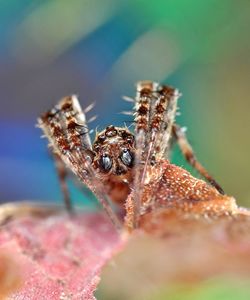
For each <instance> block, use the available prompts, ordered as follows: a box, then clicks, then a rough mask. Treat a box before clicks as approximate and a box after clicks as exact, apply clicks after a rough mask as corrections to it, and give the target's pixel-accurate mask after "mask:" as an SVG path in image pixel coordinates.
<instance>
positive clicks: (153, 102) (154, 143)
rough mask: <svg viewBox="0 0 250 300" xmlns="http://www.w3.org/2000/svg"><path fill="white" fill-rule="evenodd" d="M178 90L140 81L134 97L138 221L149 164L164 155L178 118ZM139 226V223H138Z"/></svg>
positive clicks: (135, 182) (136, 215)
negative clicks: (176, 114)
mask: <svg viewBox="0 0 250 300" xmlns="http://www.w3.org/2000/svg"><path fill="white" fill-rule="evenodd" d="M178 97H179V93H178V91H177V90H175V89H173V88H170V87H168V86H160V85H159V84H158V83H155V82H151V81H142V82H139V83H138V84H137V95H136V98H135V107H134V110H135V137H136V149H137V153H136V160H135V161H136V167H135V179H134V198H135V199H134V202H135V203H134V206H135V209H134V210H135V212H134V215H135V222H136V219H138V215H139V214H140V209H141V203H140V201H141V191H142V188H143V185H144V184H145V183H146V177H147V170H148V166H149V165H150V164H151V165H152V164H154V163H155V162H156V161H158V160H159V159H161V158H163V157H164V154H165V152H166V149H167V147H168V144H169V140H170V135H171V133H172V125H173V123H174V119H175V113H176V107H177V99H178ZM135 226H136V225H135Z"/></svg>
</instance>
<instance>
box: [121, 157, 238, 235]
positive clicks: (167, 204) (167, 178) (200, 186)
mask: <svg viewBox="0 0 250 300" xmlns="http://www.w3.org/2000/svg"><path fill="white" fill-rule="evenodd" d="M133 197H134V195H133V192H132V193H131V194H130V195H129V197H128V200H127V202H126V205H127V211H128V212H129V213H128V214H127V217H126V226H127V228H128V229H131V228H133V218H134V217H133V215H132V214H133V211H134V209H133V205H134V200H133ZM141 202H142V206H141V214H140V217H139V223H140V220H141V219H143V220H145V216H146V215H147V214H151V213H152V212H154V211H156V210H164V209H167V210H173V209H174V210H178V211H180V212H181V213H182V214H183V215H185V214H189V213H192V214H193V215H197V216H203V217H211V218H213V217H218V216H220V215H233V214H234V213H236V212H237V209H238V207H237V205H236V201H235V199H234V198H233V197H230V196H227V195H222V194H221V193H219V192H218V191H217V190H216V188H214V187H213V186H211V185H209V184H208V183H206V182H205V181H203V180H201V179H197V178H195V177H193V176H192V175H191V174H190V173H189V172H188V171H186V170H184V169H183V168H181V167H178V166H176V165H173V164H171V163H170V162H169V161H168V160H162V161H159V162H158V163H157V164H156V165H155V166H153V167H151V168H150V176H149V178H148V181H147V183H146V184H145V185H144V187H143V190H142V194H141Z"/></svg>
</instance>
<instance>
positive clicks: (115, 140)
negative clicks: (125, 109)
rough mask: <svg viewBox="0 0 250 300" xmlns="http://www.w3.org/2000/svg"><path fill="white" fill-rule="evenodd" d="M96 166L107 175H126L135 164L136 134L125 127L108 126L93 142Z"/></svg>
mask: <svg viewBox="0 0 250 300" xmlns="http://www.w3.org/2000/svg"><path fill="white" fill-rule="evenodd" d="M93 151H94V152H95V154H96V156H95V159H94V167H95V169H98V171H99V172H100V173H103V174H106V175H117V176H120V175H126V174H127V173H128V172H130V170H131V168H132V167H133V164H134V152H135V145H134V136H133V135H132V134H131V133H130V132H129V131H128V130H127V129H125V128H120V127H114V126H112V125H111V126H108V127H107V128H106V129H105V130H103V131H102V132H100V133H99V134H98V135H97V136H96V139H95V141H94V143H93Z"/></svg>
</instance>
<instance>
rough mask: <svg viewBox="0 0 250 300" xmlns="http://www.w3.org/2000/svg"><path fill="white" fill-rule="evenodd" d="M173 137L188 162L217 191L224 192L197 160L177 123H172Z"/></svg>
mask: <svg viewBox="0 0 250 300" xmlns="http://www.w3.org/2000/svg"><path fill="white" fill-rule="evenodd" d="M173 137H174V138H175V139H176V141H177V143H178V145H179V147H180V149H181V152H182V154H183V156H184V157H185V158H186V160H187V161H188V163H189V164H190V165H191V166H193V167H194V168H195V169H196V170H197V171H198V172H199V173H200V174H201V175H202V176H203V177H204V178H205V179H206V180H207V181H208V182H209V183H210V184H211V185H212V186H214V187H215V188H216V189H217V190H218V192H219V193H221V194H224V191H223V189H222V188H221V186H220V185H219V184H218V183H217V182H216V181H215V179H214V178H213V177H212V176H211V175H210V174H209V173H208V172H207V170H206V169H205V168H204V167H203V166H202V164H201V163H200V162H199V161H198V160H197V158H196V156H195V154H194V151H193V149H192V147H191V145H190V144H189V142H188V140H187V137H186V135H185V132H184V130H182V128H181V127H180V126H178V125H177V124H174V125H173Z"/></svg>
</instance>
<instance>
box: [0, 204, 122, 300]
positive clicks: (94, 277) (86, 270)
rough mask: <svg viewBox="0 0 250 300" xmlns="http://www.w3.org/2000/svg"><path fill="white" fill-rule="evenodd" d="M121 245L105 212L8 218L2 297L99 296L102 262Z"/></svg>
mask: <svg viewBox="0 0 250 300" xmlns="http://www.w3.org/2000/svg"><path fill="white" fill-rule="evenodd" d="M38 211H39V209H38ZM21 215H22V214H21ZM123 245H124V240H122V239H121V238H120V236H119V235H118V233H117V232H116V231H115V229H114V227H113V226H112V224H111V223H110V222H109V220H107V218H106V217H104V216H103V214H101V213H82V214H80V215H75V216H73V217H69V216H68V215H67V214H65V213H62V212H61V213H59V214H57V215H53V214H52V215H49V216H43V217H42V218H39V217H37V216H34V214H33V216H32V214H31V213H29V215H26V216H24V215H22V216H18V217H15V218H14V219H13V220H8V222H5V224H3V225H2V227H1V231H0V278H1V282H0V298H1V299H5V297H6V295H7V294H8V297H9V298H8V299H9V300H10V299H11V300H19V299H27V300H33V299H34V300H35V299H36V300H37V299H39V300H43V299H47V300H48V299H51V300H52V299H55V300H56V299H60V300H68V299H72V300H73V299H95V298H94V296H93V292H94V291H95V289H96V286H97V284H98V282H99V280H100V277H99V275H100V272H101V269H102V267H103V265H104V264H105V263H106V262H107V261H108V260H109V259H110V258H111V257H112V256H113V255H114V254H115V253H116V252H117V251H119V250H120V249H121V248H122V247H123Z"/></svg>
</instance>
